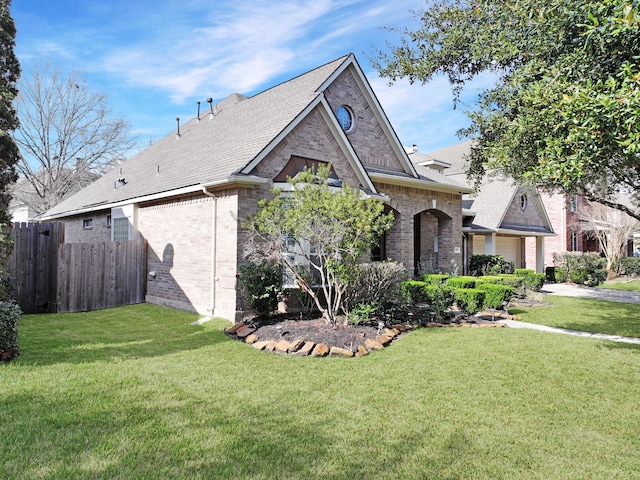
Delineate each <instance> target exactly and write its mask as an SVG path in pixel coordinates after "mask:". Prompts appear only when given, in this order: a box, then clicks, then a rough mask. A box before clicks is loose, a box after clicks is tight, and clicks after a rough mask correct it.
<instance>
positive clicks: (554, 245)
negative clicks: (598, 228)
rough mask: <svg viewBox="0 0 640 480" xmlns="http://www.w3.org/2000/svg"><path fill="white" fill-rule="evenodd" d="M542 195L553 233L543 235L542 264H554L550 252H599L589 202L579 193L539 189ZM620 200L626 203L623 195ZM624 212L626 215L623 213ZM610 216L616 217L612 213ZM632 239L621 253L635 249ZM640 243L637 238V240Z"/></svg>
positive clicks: (625, 253) (629, 252)
mask: <svg viewBox="0 0 640 480" xmlns="http://www.w3.org/2000/svg"><path fill="white" fill-rule="evenodd" d="M541 198H542V201H543V203H544V205H545V208H546V210H547V212H548V214H549V218H550V219H551V223H552V225H553V229H554V231H555V232H556V233H557V236H555V237H549V238H546V239H545V264H546V265H549V266H550V265H553V254H554V253H564V252H582V253H587V252H596V253H599V252H600V245H599V244H598V240H597V239H596V237H595V235H593V233H592V231H591V230H592V229H591V227H590V226H589V221H588V219H587V218H586V216H588V210H589V208H588V206H589V202H588V201H587V200H586V199H585V198H584V197H582V196H580V195H565V194H561V193H555V194H553V195H552V194H549V193H545V192H541ZM619 201H622V202H623V203H628V202H626V200H625V199H624V198H622V199H620V200H619ZM625 216H626V215H625ZM612 218H616V216H615V215H612ZM633 244H634V239H633V238H629V242H628V245H627V248H626V251H625V252H624V255H627V256H631V255H633V252H634V247H633ZM638 244H640V241H638Z"/></svg>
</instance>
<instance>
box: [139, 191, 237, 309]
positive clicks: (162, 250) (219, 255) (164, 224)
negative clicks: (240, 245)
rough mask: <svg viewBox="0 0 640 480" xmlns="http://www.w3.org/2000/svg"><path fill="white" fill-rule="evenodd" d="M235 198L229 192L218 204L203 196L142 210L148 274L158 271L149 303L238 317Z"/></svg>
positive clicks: (150, 284)
mask: <svg viewBox="0 0 640 480" xmlns="http://www.w3.org/2000/svg"><path fill="white" fill-rule="evenodd" d="M236 197H237V192H236V191H235V190H225V191H221V192H216V199H215V200H214V199H213V198H211V197H208V196H204V195H202V194H199V195H196V196H191V197H186V198H180V199H173V200H168V201H164V202H157V203H153V204H149V205H144V206H141V207H140V209H139V210H138V228H139V231H140V235H141V236H142V237H143V238H145V239H146V240H147V242H148V271H149V272H155V276H151V275H150V276H149V277H148V281H147V301H149V302H152V303H159V304H162V305H167V306H171V307H174V308H180V309H184V310H191V311H196V312H199V313H202V314H208V315H211V314H213V315H216V316H221V317H223V318H228V319H230V320H231V319H234V318H235V310H236V292H235V286H236V285H235V282H236V263H235V259H236V250H237V226H236V223H237V222H236V215H235V211H236V209H237V199H236ZM214 212H215V213H214ZM214 215H215V221H214ZM214 231H215V242H214V243H212V238H214ZM214 258H215V264H214V263H213V259H214ZM214 275H215V284H214V285H212V279H213V278H214ZM212 287H213V290H212ZM214 302H215V303H214ZM213 303H214V306H215V308H214V311H213V312H212V304H213Z"/></svg>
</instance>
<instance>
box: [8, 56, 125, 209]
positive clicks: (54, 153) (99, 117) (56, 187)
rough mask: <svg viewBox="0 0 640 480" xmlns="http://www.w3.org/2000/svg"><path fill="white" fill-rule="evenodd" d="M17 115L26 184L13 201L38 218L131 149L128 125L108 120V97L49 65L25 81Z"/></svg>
mask: <svg viewBox="0 0 640 480" xmlns="http://www.w3.org/2000/svg"><path fill="white" fill-rule="evenodd" d="M17 110H18V115H19V117H20V128H19V129H18V130H16V132H15V140H16V143H17V144H18V146H19V148H20V153H21V155H22V159H21V161H20V162H19V164H18V172H19V174H20V175H21V177H23V178H24V181H23V182H21V183H22V185H21V186H20V188H18V189H16V193H15V195H16V199H17V200H19V201H21V202H22V203H25V204H26V205H28V206H29V207H31V208H32V209H33V211H34V212H35V213H36V214H40V213H43V212H46V211H47V210H48V209H49V208H51V207H53V206H54V205H56V204H57V203H59V202H60V201H61V200H63V199H64V198H65V197H67V196H69V195H71V194H73V193H75V192H76V191H77V190H79V189H80V188H82V187H85V186H86V185H88V184H89V183H91V182H92V181H93V180H95V179H96V178H97V177H99V176H100V175H102V174H103V173H104V172H105V171H106V170H108V169H109V168H110V166H112V165H114V163H117V162H119V161H120V160H121V159H122V158H123V156H124V155H125V154H127V152H128V151H129V150H131V149H132V148H133V146H134V145H135V139H134V138H133V137H132V136H131V135H130V128H129V124H128V123H127V122H126V121H124V120H122V119H114V118H112V117H111V112H110V110H109V108H108V100H107V97H106V95H104V94H102V93H96V92H93V91H91V90H90V89H89V87H88V86H87V84H86V82H85V80H84V79H83V78H81V77H80V76H79V75H78V74H76V73H72V74H70V75H65V74H62V73H61V72H60V71H58V70H57V69H56V68H54V67H51V66H50V65H47V66H44V67H37V68H36V69H35V70H34V72H33V73H32V74H31V75H29V74H27V75H24V76H23V81H22V82H21V84H20V93H19V95H18V99H17Z"/></svg>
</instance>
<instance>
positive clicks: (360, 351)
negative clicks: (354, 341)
mask: <svg viewBox="0 0 640 480" xmlns="http://www.w3.org/2000/svg"><path fill="white" fill-rule="evenodd" d="M365 355H369V352H368V351H367V349H366V348H364V347H363V346H362V345H358V350H356V357H364V356H365Z"/></svg>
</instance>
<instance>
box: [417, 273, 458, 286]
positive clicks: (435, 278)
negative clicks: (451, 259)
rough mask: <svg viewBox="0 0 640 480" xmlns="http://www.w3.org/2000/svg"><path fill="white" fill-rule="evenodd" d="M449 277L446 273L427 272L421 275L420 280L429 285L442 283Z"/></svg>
mask: <svg viewBox="0 0 640 480" xmlns="http://www.w3.org/2000/svg"><path fill="white" fill-rule="evenodd" d="M450 277H451V276H450V275H447V274H446V273H428V274H426V275H422V281H423V282H425V283H428V284H429V285H444V284H445V283H447V280H449V278H450Z"/></svg>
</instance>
